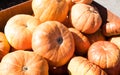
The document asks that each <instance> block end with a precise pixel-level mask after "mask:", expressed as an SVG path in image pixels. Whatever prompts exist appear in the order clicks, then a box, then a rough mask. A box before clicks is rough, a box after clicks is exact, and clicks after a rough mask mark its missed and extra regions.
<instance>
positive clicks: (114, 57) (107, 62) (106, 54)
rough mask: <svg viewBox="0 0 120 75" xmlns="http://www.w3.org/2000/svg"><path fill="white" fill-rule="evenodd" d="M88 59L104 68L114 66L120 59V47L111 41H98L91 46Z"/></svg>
mask: <svg viewBox="0 0 120 75" xmlns="http://www.w3.org/2000/svg"><path fill="white" fill-rule="evenodd" d="M88 59H89V61H91V62H93V63H95V64H97V65H99V66H100V67H101V68H103V69H109V68H114V67H115V66H116V65H117V64H118V63H119V61H120V49H119V48H118V47H117V46H116V45H115V44H113V43H111V42H109V41H97V42H95V43H93V44H92V45H91V46H90V48H89V50H88Z"/></svg>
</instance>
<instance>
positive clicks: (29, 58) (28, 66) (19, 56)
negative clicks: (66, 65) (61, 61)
mask: <svg viewBox="0 0 120 75" xmlns="http://www.w3.org/2000/svg"><path fill="white" fill-rule="evenodd" d="M48 69H49V67H48V63H47V60H46V59H44V58H43V57H42V56H39V55H38V54H36V53H34V52H30V51H23V50H19V51H14V52H11V53H8V54H7V55H5V56H4V57H3V59H2V60H1V63H0V74H1V75H48Z"/></svg>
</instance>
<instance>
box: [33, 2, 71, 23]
mask: <svg viewBox="0 0 120 75" xmlns="http://www.w3.org/2000/svg"><path fill="white" fill-rule="evenodd" d="M32 10H33V13H34V15H35V17H36V18H37V19H39V20H40V21H41V22H45V21H48V20H50V21H51V20H52V21H53V20H55V21H59V22H62V21H64V19H65V18H66V16H67V14H68V11H69V4H68V2H67V1H66V0H32Z"/></svg>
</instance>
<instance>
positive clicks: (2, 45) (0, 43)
mask: <svg viewBox="0 0 120 75" xmlns="http://www.w3.org/2000/svg"><path fill="white" fill-rule="evenodd" d="M9 51H10V44H9V43H8V40H7V38H6V36H5V34H4V33H3V32H0V60H1V59H2V57H3V56H5V55H6V54H7V53H9Z"/></svg>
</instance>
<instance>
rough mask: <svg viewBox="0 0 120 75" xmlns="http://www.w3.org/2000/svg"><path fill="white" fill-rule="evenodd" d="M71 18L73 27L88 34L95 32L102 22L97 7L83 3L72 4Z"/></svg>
mask: <svg viewBox="0 0 120 75" xmlns="http://www.w3.org/2000/svg"><path fill="white" fill-rule="evenodd" d="M69 19H70V21H71V23H72V25H73V27H75V28H76V29H78V30H79V31H81V32H83V33H86V34H92V33H95V32H96V31H97V30H98V29H99V28H100V26H101V24H102V19H101V16H100V14H99V12H98V10H97V8H95V7H94V6H91V5H87V4H83V3H77V4H74V5H73V6H72V8H71V12H70V15H69Z"/></svg>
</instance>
